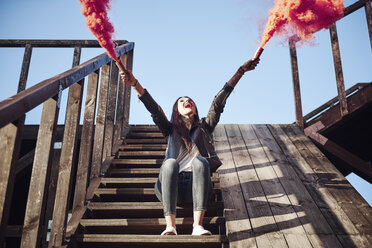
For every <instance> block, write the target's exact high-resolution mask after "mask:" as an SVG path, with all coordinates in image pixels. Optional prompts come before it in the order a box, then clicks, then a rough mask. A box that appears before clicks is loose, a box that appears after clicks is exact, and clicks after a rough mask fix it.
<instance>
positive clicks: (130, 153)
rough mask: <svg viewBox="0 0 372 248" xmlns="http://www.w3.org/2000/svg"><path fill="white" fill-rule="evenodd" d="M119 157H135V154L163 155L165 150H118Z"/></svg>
mask: <svg viewBox="0 0 372 248" xmlns="http://www.w3.org/2000/svg"><path fill="white" fill-rule="evenodd" d="M118 156H119V157H124V156H125V157H135V156H138V157H139V156H146V157H149V156H154V157H160V156H161V157H164V156H165V151H119V152H118Z"/></svg>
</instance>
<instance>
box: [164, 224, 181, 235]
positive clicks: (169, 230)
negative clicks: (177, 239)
mask: <svg viewBox="0 0 372 248" xmlns="http://www.w3.org/2000/svg"><path fill="white" fill-rule="evenodd" d="M161 235H177V231H176V229H175V228H174V227H172V226H171V227H167V228H165V230H164V231H163V232H162V233H161Z"/></svg>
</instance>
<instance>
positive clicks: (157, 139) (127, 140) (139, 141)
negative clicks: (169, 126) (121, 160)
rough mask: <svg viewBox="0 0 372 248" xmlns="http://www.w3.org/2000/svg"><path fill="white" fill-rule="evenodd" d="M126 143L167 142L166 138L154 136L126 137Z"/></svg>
mask: <svg viewBox="0 0 372 248" xmlns="http://www.w3.org/2000/svg"><path fill="white" fill-rule="evenodd" d="M124 143H125V144H166V143H167V140H166V139H165V138H156V139H155V138H154V139H130V138H128V139H124Z"/></svg>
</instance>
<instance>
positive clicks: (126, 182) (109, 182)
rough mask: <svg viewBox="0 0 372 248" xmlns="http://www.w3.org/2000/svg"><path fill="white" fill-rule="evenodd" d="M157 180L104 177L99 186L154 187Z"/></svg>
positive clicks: (213, 180)
mask: <svg viewBox="0 0 372 248" xmlns="http://www.w3.org/2000/svg"><path fill="white" fill-rule="evenodd" d="M157 180H158V178H157V177H129V178H122V177H104V178H102V179H101V186H103V187H106V188H124V187H128V188H138V187H144V188H148V187H154V184H155V183H156V181H157ZM211 181H212V183H214V184H217V183H218V182H219V180H218V178H214V177H211Z"/></svg>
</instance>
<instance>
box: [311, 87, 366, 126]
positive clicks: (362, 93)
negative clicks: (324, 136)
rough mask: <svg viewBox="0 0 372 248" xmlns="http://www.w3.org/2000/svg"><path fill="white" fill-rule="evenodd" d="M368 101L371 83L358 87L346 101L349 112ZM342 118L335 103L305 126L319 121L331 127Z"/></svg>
mask: <svg viewBox="0 0 372 248" xmlns="http://www.w3.org/2000/svg"><path fill="white" fill-rule="evenodd" d="M370 101H372V83H369V84H368V85H367V86H365V87H363V88H362V89H360V90H359V91H358V92H357V93H355V94H353V95H351V96H349V97H348V99H347V102H348V108H349V114H351V113H353V112H355V111H357V110H358V109H360V108H362V107H363V106H365V105H366V104H368V103H369V102H370ZM342 118H343V117H342V115H341V113H340V108H339V106H338V105H336V106H334V107H332V108H330V109H329V110H328V111H326V112H325V113H323V114H322V115H320V116H318V117H316V118H314V119H312V120H311V121H309V122H308V124H307V126H308V127H309V126H311V125H313V124H314V123H316V122H318V121H321V122H322V123H323V124H324V129H327V128H329V127H331V126H332V125H334V124H336V123H338V122H339V121H341V120H342ZM320 131H321V130H320ZM320 131H319V132H320Z"/></svg>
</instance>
